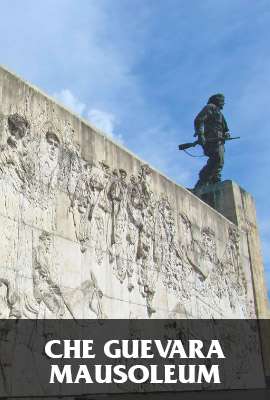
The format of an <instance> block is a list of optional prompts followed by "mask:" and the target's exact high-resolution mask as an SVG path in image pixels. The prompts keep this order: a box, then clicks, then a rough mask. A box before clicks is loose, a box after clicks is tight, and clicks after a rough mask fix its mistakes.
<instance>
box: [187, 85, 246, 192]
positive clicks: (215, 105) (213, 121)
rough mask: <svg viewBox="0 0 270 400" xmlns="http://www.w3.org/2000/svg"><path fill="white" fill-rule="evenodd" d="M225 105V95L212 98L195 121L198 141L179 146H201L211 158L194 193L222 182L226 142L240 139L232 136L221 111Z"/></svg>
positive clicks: (202, 170) (203, 169)
mask: <svg viewBox="0 0 270 400" xmlns="http://www.w3.org/2000/svg"><path fill="white" fill-rule="evenodd" d="M224 104H225V98H224V95H223V94H221V93H218V94H214V95H213V96H211V97H210V98H209V100H208V102H207V105H206V106H205V107H204V108H203V109H202V110H201V111H200V112H199V114H198V115H197V116H196V118H195V120H194V126H195V134H194V136H197V137H198V140H196V141H195V142H193V143H185V144H182V145H179V149H180V150H186V149H188V148H189V147H194V146H196V145H197V144H200V145H201V146H202V148H203V152H204V155H205V156H207V157H209V158H208V161H207V164H206V165H205V166H204V167H203V168H202V169H201V171H200V173H199V180H198V182H197V183H196V185H195V187H194V189H193V191H194V193H200V191H201V189H202V188H204V187H205V186H207V185H209V184H214V183H217V182H220V181H221V171H222V168H223V165H224V143H225V141H226V140H232V139H239V137H235V138H232V137H231V136H230V132H229V128H228V125H227V122H226V120H225V117H224V115H223V114H222V111H221V110H222V109H223V106H224Z"/></svg>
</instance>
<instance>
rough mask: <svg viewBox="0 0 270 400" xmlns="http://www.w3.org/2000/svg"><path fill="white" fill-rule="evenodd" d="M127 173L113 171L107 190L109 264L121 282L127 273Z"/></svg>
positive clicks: (121, 170)
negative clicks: (109, 204) (109, 207)
mask: <svg viewBox="0 0 270 400" xmlns="http://www.w3.org/2000/svg"><path fill="white" fill-rule="evenodd" d="M126 177H127V173H126V171H125V170H123V169H119V170H114V171H113V178H112V181H111V184H110V186H109V190H108V198H109V200H110V202H111V229H110V230H111V234H110V237H109V255H110V262H111V263H114V270H115V273H116V275H117V277H118V279H119V280H120V282H123V281H124V279H125V277H126V273H127V255H126V240H127V212H126V195H127V183H126Z"/></svg>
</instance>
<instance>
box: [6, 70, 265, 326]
mask: <svg viewBox="0 0 270 400" xmlns="http://www.w3.org/2000/svg"><path fill="white" fill-rule="evenodd" d="M0 95H1V110H0V113H1V119H0V130H1V138H0V141H1V154H0V172H1V175H0V192H1V193H0V219H1V225H0V226H1V228H0V235H1V248H2V250H1V254H0V280H1V283H2V285H1V287H0V290H1V297H0V298H1V308H0V309H1V316H2V317H4V318H11V317H16V318H20V317H22V318H44V317H45V318H47V317H48V318H101V317H109V318H150V317H152V318H164V317H166V318H167V317H172V318H247V317H251V318H253V317H255V316H256V315H261V311H260V310H261V308H263V305H262V304H261V303H260V305H259V300H258V299H257V296H256V295H255V296H254V291H253V286H254V287H255V292H256V290H259V286H260V285H262V274H261V272H259V271H260V268H261V267H260V268H258V272H256V267H254V263H255V264H256V262H257V261H256V260H261V259H260V258H259V255H258V254H259V253H258V254H257V253H256V252H257V249H258V248H259V243H258V237H257V236H256V233H254V234H252V236H250V232H249V233H247V230H246V229H245V227H244V226H242V225H241V224H238V222H237V224H238V225H239V226H237V225H236V224H233V223H231V222H230V221H229V220H228V219H226V218H224V217H223V216H222V215H221V214H219V213H217V212H216V211H215V210H213V209H212V208H211V207H209V206H207V205H206V204H205V203H204V202H202V201H200V200H199V199H198V198H196V197H195V196H193V195H192V194H191V193H189V192H188V191H187V190H186V189H184V188H182V187H180V186H177V185H176V184H174V183H173V182H171V181H170V180H168V179H167V178H166V177H164V176H163V175H161V174H160V173H158V172H157V171H155V170H153V169H152V168H150V167H149V166H147V165H145V164H144V163H143V162H142V161H141V160H139V159H138V158H137V157H135V156H134V155H133V154H131V153H130V152H128V151H127V150H125V149H124V148H122V147H121V146H119V145H117V144H115V143H114V142H112V141H111V140H110V139H109V138H107V137H106V136H104V135H103V134H102V133H101V132H99V131H97V130H96V129H94V128H93V127H92V126H90V125H89V124H88V123H87V122H86V121H84V120H82V119H80V118H78V117H77V116H75V115H74V114H72V113H71V112H70V111H68V110H66V109H65V108H63V107H62V106H60V105H58V104H57V103H56V102H55V101H53V100H52V99H50V98H48V97H47V96H45V95H44V94H42V93H41V92H40V91H38V90H37V89H35V88H33V87H31V86H30V85H28V84H26V83H25V82H23V81H22V80H20V79H19V78H17V77H15V76H14V75H13V74H11V73H9V72H8V71H6V70H4V69H1V70H0ZM234 190H236V189H234ZM232 207H234V206H232ZM237 212H238V211H237ZM245 212H246V213H249V214H247V215H249V218H251V219H252V218H253V217H252V215H253V214H252V213H253V211H249V204H248V203H247V204H246V211H245ZM252 221H253V222H252V223H254V224H255V222H254V221H255V220H252ZM234 222H236V221H234ZM239 228H240V229H239ZM254 229H255V228H254ZM251 241H252V251H251ZM257 246H258V247H257ZM259 262H261V261H259ZM260 265H261V264H260ZM256 274H257V275H256ZM255 302H256V304H255ZM262 303H263V300H262ZM256 307H257V310H256Z"/></svg>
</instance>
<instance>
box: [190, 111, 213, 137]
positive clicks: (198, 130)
mask: <svg viewBox="0 0 270 400" xmlns="http://www.w3.org/2000/svg"><path fill="white" fill-rule="evenodd" d="M211 111H212V110H211V105H210V104H207V105H206V106H205V107H204V108H203V109H202V110H201V111H200V112H199V114H198V115H197V116H196V118H195V120H194V128H195V134H194V136H198V138H199V140H200V141H201V142H202V144H204V142H205V136H204V122H205V120H206V119H207V118H208V117H209V115H210V114H211Z"/></svg>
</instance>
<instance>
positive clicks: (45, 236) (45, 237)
mask: <svg viewBox="0 0 270 400" xmlns="http://www.w3.org/2000/svg"><path fill="white" fill-rule="evenodd" d="M39 240H40V242H41V243H42V246H43V248H44V250H46V251H49V249H50V247H51V245H52V238H51V235H50V234H49V233H47V232H45V231H44V232H42V234H41V235H40V237H39Z"/></svg>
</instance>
